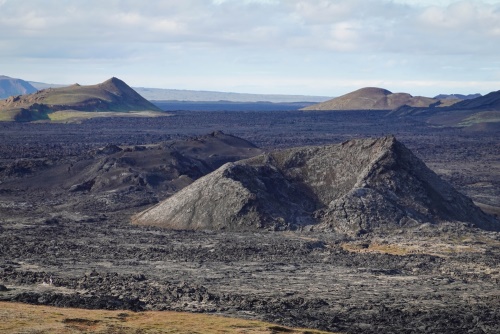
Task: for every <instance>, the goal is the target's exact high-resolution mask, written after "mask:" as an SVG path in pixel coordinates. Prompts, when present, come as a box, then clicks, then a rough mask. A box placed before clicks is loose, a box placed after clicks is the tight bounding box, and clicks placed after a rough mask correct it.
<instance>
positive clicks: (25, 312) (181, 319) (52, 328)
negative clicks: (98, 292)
mask: <svg viewBox="0 0 500 334" xmlns="http://www.w3.org/2000/svg"><path fill="white" fill-rule="evenodd" d="M0 319H2V321H0V332H1V333H61V334H66V333H176V334H177V333H178V334H188V333H191V334H194V333H203V334H215V333H238V334H244V333H246V334H266V333H269V334H272V333H296V334H299V333H301V334H306V333H307V334H326V333H328V332H324V331H318V330H305V329H293V328H290V327H284V326H278V325H273V324H269V323H265V322H262V321H256V320H243V319H235V318H226V317H221V316H214V315H206V314H191V313H181V312H170V311H162V312H160V311H158V312H153V311H151V312H130V311H105V310H83V309H72V308H58V307H50V306H34V305H28V304H21V303H9V302H0Z"/></svg>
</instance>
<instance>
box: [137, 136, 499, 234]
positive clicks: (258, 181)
mask: <svg viewBox="0 0 500 334" xmlns="http://www.w3.org/2000/svg"><path fill="white" fill-rule="evenodd" d="M457 221H460V222H467V223H469V224H473V225H476V226H478V227H482V228H485V229H498V228H499V227H500V225H498V223H495V220H494V219H493V218H492V217H489V216H487V215H485V214H484V213H483V212H482V211H481V210H480V209H479V208H477V207H476V206H474V204H473V203H472V201H471V200H470V199H469V198H467V197H465V196H464V195H462V194H460V193H458V192H457V191H456V190H454V189H453V188H452V187H451V186H450V185H449V184H448V183H446V182H444V181H443V180H441V179H440V178H439V177H438V176H437V175H436V174H435V173H434V172H432V171H431V170H430V169H429V168H427V167H426V166H425V164H424V163H423V162H422V161H421V160H420V159H418V158H417V157H416V156H414V155H413V153H412V152H411V151H409V150H408V149H407V148H406V147H405V146H404V145H403V144H401V143H399V142H398V141H396V140H395V139H394V137H384V138H379V139H364V140H351V141H348V142H344V143H342V144H339V145H329V146H323V147H302V148H293V149H288V150H284V151H277V152H271V153H269V154H264V155H260V156H257V157H254V158H250V159H248V160H243V161H240V162H236V163H228V164H225V165H224V166H222V167H221V168H219V169H218V170H216V171H215V172H213V173H211V174H209V175H207V176H205V177H203V178H201V179H199V180H198V181H196V182H194V183H193V184H191V185H190V186H188V187H186V188H184V189H183V190H181V191H179V192H178V193H176V194H175V195H173V196H172V197H170V198H168V199H166V200H165V201H163V202H160V203H159V204H157V205H156V206H154V207H152V208H150V209H148V210H145V211H143V212H142V213H139V214H138V215H136V216H135V217H134V218H133V223H135V224H139V225H155V226H161V227H166V228H170V229H178V230H205V229H208V230H240V231H241V230H244V231H246V230H259V229H266V230H269V229H270V230H296V229H304V228H305V229H315V230H318V229H319V230H333V231H336V232H341V233H346V234H358V233H363V232H367V231H373V230H379V229H381V230H385V229H394V228H397V227H401V226H405V225H406V226H415V225H418V224H423V223H433V224H434V223H439V222H457Z"/></svg>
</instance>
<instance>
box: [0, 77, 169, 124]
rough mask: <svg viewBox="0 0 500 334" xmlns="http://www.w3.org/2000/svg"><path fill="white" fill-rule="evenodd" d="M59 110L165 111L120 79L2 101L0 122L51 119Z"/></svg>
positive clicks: (49, 89)
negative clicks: (50, 116) (51, 115)
mask: <svg viewBox="0 0 500 334" xmlns="http://www.w3.org/2000/svg"><path fill="white" fill-rule="evenodd" d="M58 111H73V112H74V111H83V112H94V113H95V112H121V113H128V112H137V111H156V112H161V111H162V110H161V109H159V108H158V107H156V106H155V105H154V104H152V103H151V102H149V101H147V100H146V99H144V98H143V97H142V96H141V95H139V94H138V93H137V92H136V91H134V90H133V89H132V88H130V87H129V86H128V85H127V84H126V83H125V82H123V81H121V80H120V79H117V78H111V79H109V80H107V81H105V82H103V83H100V84H97V85H90V86H80V85H78V84H75V85H72V86H69V87H61V88H48V89H44V90H41V91H38V92H36V93H34V94H29V95H21V96H11V97H10V98H8V99H6V100H3V101H0V120H14V121H33V120H40V119H47V120H48V119H49V115H50V114H52V113H55V112H58Z"/></svg>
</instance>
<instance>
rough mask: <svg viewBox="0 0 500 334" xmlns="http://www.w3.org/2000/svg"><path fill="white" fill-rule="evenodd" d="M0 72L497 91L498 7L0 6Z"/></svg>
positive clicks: (271, 89)
mask: <svg viewBox="0 0 500 334" xmlns="http://www.w3.org/2000/svg"><path fill="white" fill-rule="evenodd" d="M0 31H1V32H2V33H0V74H4V75H8V76H11V77H17V78H22V79H26V80H31V81H40V82H48V83H67V84H70V83H75V82H78V83H80V84H94V83H98V82H101V81H104V80H106V79H108V78H110V77H112V76H116V77H118V78H120V79H123V80H125V81H126V82H127V83H128V84H130V85H131V86H143V87H158V88H173V89H194V90H216V91H227V92H242V93H276V94H304V95H325V96H339V95H342V94H345V93H347V92H350V91H352V90H355V89H358V88H361V87H366V86H376V87H382V88H386V89H389V90H391V91H393V92H408V93H410V94H412V95H425V96H434V95H437V94H439V93H482V94H485V93H488V92H490V91H496V90H499V89H500V56H499V55H500V1H491V0H488V1H487V0H483V1H481V0H468V1H444V0H434V1H428V0H423V1H410V0H406V1H405V0H392V1H391V0H182V1H180V0H175V1H174V0H158V1H157V0H148V1H144V0H142V1H139V0H106V1H102V0H23V1H19V0H0Z"/></svg>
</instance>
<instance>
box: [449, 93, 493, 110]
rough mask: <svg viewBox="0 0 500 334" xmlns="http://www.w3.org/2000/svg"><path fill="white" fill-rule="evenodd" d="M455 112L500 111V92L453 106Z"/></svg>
mask: <svg viewBox="0 0 500 334" xmlns="http://www.w3.org/2000/svg"><path fill="white" fill-rule="evenodd" d="M453 109H455V110H484V111H492V110H500V90H498V91H495V92H491V93H489V94H486V95H484V96H479V97H476V98H474V99H468V100H464V101H461V102H458V103H456V104H454V105H453Z"/></svg>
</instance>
